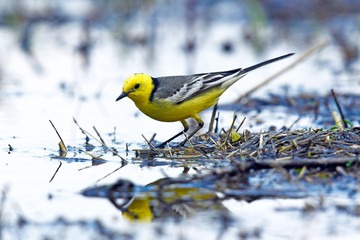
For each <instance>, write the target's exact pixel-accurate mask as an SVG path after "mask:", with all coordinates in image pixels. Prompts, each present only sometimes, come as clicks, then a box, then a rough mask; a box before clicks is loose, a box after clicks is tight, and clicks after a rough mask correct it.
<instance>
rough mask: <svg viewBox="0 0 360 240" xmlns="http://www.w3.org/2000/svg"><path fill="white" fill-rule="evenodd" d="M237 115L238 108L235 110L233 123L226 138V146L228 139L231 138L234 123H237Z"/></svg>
mask: <svg viewBox="0 0 360 240" xmlns="http://www.w3.org/2000/svg"><path fill="white" fill-rule="evenodd" d="M236 118H237V116H236V109H235V110H234V116H233V121H232V123H231V127H230V129H229V131H228V133H227V135H226V139H225V142H224V146H226V144H227V142H228V140H229V137H230V134H231V130H232V129H233V127H234V124H235V120H236Z"/></svg>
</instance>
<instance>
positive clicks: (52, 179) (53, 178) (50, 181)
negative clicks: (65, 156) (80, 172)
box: [49, 161, 62, 182]
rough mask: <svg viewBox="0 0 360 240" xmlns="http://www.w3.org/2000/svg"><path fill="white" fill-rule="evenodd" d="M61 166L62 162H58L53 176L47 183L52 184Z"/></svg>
mask: <svg viewBox="0 0 360 240" xmlns="http://www.w3.org/2000/svg"><path fill="white" fill-rule="evenodd" d="M61 165H62V162H61V161H59V166H58V167H57V169H56V171H55V172H54V175H53V176H52V177H51V179H50V181H49V182H52V180H53V179H54V178H55V175H56V174H57V173H58V171H59V169H60V167H61Z"/></svg>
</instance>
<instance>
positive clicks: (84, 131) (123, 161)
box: [73, 118, 127, 164]
mask: <svg viewBox="0 0 360 240" xmlns="http://www.w3.org/2000/svg"><path fill="white" fill-rule="evenodd" d="M73 120H74V122H75V124H76V125H77V126H78V127H79V129H80V130H81V131H82V132H83V133H85V134H87V135H89V136H90V137H92V138H93V139H95V140H96V141H97V142H98V143H100V144H101V145H102V146H104V147H105V148H106V149H108V150H109V151H110V152H112V153H113V154H114V155H115V156H118V157H119V158H120V159H121V160H122V163H123V164H125V163H126V162H127V161H126V160H125V159H124V158H123V157H121V156H120V155H119V154H118V153H117V152H115V151H114V150H113V149H111V148H110V147H108V146H107V145H106V144H104V143H102V142H101V141H100V140H98V139H97V138H96V137H94V136H93V135H92V134H91V133H89V132H88V131H86V130H85V129H83V128H82V127H80V125H79V124H78V123H77V121H76V119H75V118H73Z"/></svg>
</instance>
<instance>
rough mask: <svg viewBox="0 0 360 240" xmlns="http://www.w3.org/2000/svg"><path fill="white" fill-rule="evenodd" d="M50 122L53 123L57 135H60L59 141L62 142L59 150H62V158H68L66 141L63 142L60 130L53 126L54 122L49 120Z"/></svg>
mask: <svg viewBox="0 0 360 240" xmlns="http://www.w3.org/2000/svg"><path fill="white" fill-rule="evenodd" d="M49 122H50V123H51V126H52V127H53V128H54V130H55V132H56V134H57V135H58V137H59V139H60V142H59V148H60V156H62V157H65V156H66V153H67V149H66V146H65V143H64V141H63V140H62V138H61V136H60V134H59V132H58V130H57V129H56V127H55V125H54V124H53V122H52V121H51V120H49Z"/></svg>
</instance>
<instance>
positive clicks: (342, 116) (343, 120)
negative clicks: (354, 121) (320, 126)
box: [331, 89, 348, 128]
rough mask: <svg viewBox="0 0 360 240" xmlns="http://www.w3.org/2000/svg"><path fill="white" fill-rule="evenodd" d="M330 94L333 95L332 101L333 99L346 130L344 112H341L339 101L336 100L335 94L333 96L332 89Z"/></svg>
mask: <svg viewBox="0 0 360 240" xmlns="http://www.w3.org/2000/svg"><path fill="white" fill-rule="evenodd" d="M331 94H332V95H333V97H334V99H335V103H336V106H337V108H338V109H339V112H340V115H341V119H342V122H343V124H344V126H345V128H348V125H347V122H346V121H345V115H344V112H343V111H342V108H341V106H340V103H339V101H338V98H337V96H336V94H335V92H334V89H331Z"/></svg>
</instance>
